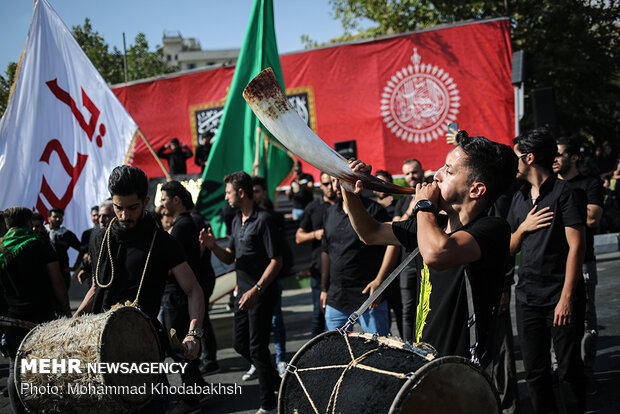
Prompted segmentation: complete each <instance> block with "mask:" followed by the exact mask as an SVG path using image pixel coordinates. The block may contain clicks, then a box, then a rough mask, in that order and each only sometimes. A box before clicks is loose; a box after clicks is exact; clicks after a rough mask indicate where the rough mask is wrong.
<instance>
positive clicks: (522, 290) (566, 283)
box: [508, 128, 586, 413]
mask: <svg viewBox="0 0 620 414" xmlns="http://www.w3.org/2000/svg"><path fill="white" fill-rule="evenodd" d="M514 144H515V147H514V151H515V154H516V155H517V157H518V158H519V164H518V166H519V169H518V173H517V178H519V179H520V180H522V181H525V183H524V184H523V185H522V187H521V188H520V189H519V191H517V192H516V193H515V195H514V196H513V198H512V204H511V206H510V212H509V213H508V222H509V223H510V226H511V228H512V232H513V233H512V236H511V240H510V253H511V254H513V255H516V254H517V253H518V252H519V251H520V252H521V262H520V264H519V281H518V283H517V287H516V289H515V296H516V311H517V330H518V332H519V339H520V340H521V351H522V353H523V365H524V367H525V374H526V377H525V379H526V381H527V384H528V388H529V390H530V395H531V397H532V404H533V405H534V410H535V411H536V412H539V413H551V412H557V407H556V403H555V398H554V396H553V384H552V380H551V356H550V349H551V343H552V342H553V348H554V350H555V354H556V357H557V361H558V379H559V385H560V390H561V392H560V395H561V401H562V403H563V404H564V406H565V408H566V412H568V413H583V412H585V377H584V372H583V361H582V360H581V353H580V345H581V339H582V337H583V329H584V314H585V288H584V284H583V278H582V275H581V271H582V264H583V255H584V250H585V223H586V201H585V196H584V194H583V192H582V191H579V190H577V189H574V188H573V187H572V186H571V184H569V183H567V182H565V181H562V180H558V179H556V177H555V175H554V174H553V171H552V165H553V161H554V159H555V158H556V154H557V152H558V149H557V144H556V141H555V139H554V138H553V136H552V135H551V134H550V133H549V131H547V130H546V129H542V128H541V129H535V130H531V131H528V132H525V133H523V134H521V135H519V136H518V137H516V138H515V139H514Z"/></svg>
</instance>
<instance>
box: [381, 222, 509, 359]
mask: <svg viewBox="0 0 620 414" xmlns="http://www.w3.org/2000/svg"><path fill="white" fill-rule="evenodd" d="M447 219H448V217H447V216H445V215H438V216H437V221H438V224H439V226H440V227H441V228H445V226H446V224H447ZM392 230H393V231H394V235H395V236H396V238H398V240H399V241H400V243H401V244H402V245H403V246H405V247H407V248H409V249H414V248H415V247H417V220H416V219H415V218H414V219H411V220H406V221H399V222H395V223H393V224H392ZM457 231H466V232H467V233H469V234H471V235H472V236H473V238H474V239H475V240H476V242H477V243H478V246H479V247H480V253H481V256H480V259H478V260H477V261H475V262H472V263H469V264H467V265H461V266H456V267H452V268H449V269H445V270H435V269H432V268H429V267H428V266H427V265H426V264H425V263H424V260H423V258H422V256H421V255H418V256H416V259H415V261H416V265H417V268H418V277H419V278H420V279H421V283H420V286H421V290H423V292H421V293H420V297H421V298H423V299H422V302H421V303H420V301H419V300H418V309H417V318H416V319H417V323H418V325H420V324H421V329H422V332H421V338H420V340H421V341H423V342H426V343H429V344H431V345H432V346H433V347H435V349H436V350H437V352H438V353H439V355H442V356H444V355H460V356H463V357H469V356H470V353H469V347H470V339H469V328H468V327H467V319H468V313H469V312H468V308H467V291H466V283H465V271H466V269H468V270H467V272H468V274H469V280H470V282H471V288H472V296H473V302H474V311H475V314H476V331H477V335H478V343H479V346H478V356H482V355H483V354H484V353H485V351H486V342H487V332H488V331H489V329H490V327H491V318H492V315H493V308H494V307H495V306H496V305H497V303H498V302H499V297H500V294H501V291H502V287H503V283H504V270H505V265H506V260H507V259H508V257H509V253H510V227H509V226H508V223H506V220H504V219H502V218H499V217H488V216H480V217H478V218H477V219H476V220H474V221H473V222H471V223H468V224H467V225H465V226H464V227H462V228H460V229H459V230H457ZM425 310H427V311H428V312H425ZM419 335H420V333H419V332H416V338H414V339H416V340H417V338H418V336H419Z"/></svg>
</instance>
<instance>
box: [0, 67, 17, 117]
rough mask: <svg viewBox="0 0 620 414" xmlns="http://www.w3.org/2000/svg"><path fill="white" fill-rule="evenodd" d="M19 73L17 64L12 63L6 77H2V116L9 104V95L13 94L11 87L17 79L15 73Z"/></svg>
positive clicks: (0, 79)
mask: <svg viewBox="0 0 620 414" xmlns="http://www.w3.org/2000/svg"><path fill="white" fill-rule="evenodd" d="M16 71H17V63H15V62H10V63H9V66H8V67H7V69H6V73H5V76H2V75H0V116H2V115H4V111H6V106H7V104H8V102H9V94H10V92H11V85H12V84H13V80H14V79H15V72H16Z"/></svg>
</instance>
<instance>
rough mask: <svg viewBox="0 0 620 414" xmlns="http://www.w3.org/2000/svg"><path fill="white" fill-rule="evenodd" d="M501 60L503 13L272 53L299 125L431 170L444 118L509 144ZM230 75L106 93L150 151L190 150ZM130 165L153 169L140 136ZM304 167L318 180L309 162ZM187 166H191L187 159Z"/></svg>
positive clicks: (392, 167) (369, 154) (505, 57)
mask: <svg viewBox="0 0 620 414" xmlns="http://www.w3.org/2000/svg"><path fill="white" fill-rule="evenodd" d="M511 61H512V52H511V47H510V33H509V22H508V20H507V19H497V20H490V21H483V22H477V23H471V24H462V25H455V26H449V27H445V28H438V29H433V30H426V31H421V32H416V33H411V34H407V35H402V36H395V37H390V38H386V39H382V40H376V41H367V42H360V43H353V44H346V45H341V46H334V47H327V48H322V49H316V50H311V51H307V52H300V53H294V54H288V55H282V56H281V62H282V70H283V74H284V82H285V84H286V90H287V94H288V95H289V98H290V97H291V96H297V97H298V98H299V99H298V100H297V101H296V102H297V103H298V111H299V112H300V113H301V114H303V115H305V117H306V118H307V122H308V125H309V126H311V127H313V129H314V130H315V132H316V133H317V134H318V135H319V136H320V137H321V138H322V139H323V140H325V142H327V143H328V144H330V145H332V146H333V144H334V142H337V141H347V140H355V141H356V144H357V156H358V158H360V159H362V160H364V161H365V162H367V163H371V164H372V165H373V166H374V169H375V170H377V169H385V170H388V171H390V172H391V173H394V174H399V173H400V167H401V164H402V161H403V160H405V159H407V158H417V159H419V160H420V161H421V162H422V164H423V166H424V168H425V169H433V170H436V169H438V168H439V167H440V166H441V165H442V164H443V161H444V158H445V154H446V153H447V151H448V150H449V148H450V146H449V145H448V144H446V143H445V131H446V127H447V125H448V123H449V122H452V121H456V122H458V123H459V128H460V129H465V130H467V131H468V132H469V134H470V135H484V136H486V137H487V138H490V139H493V140H495V141H499V142H503V143H507V144H509V143H510V140H511V139H512V137H513V131H514V95H513V89H512V86H511V83H510V76H511ZM233 71H234V68H220V69H214V70H205V71H202V72H198V73H192V74H186V75H179V76H174V77H169V78H165V79H159V80H153V81H148V82H142V83H137V84H134V85H129V86H122V87H118V88H114V92H115V93H116V94H117V96H118V97H119V99H120V100H121V102H122V103H123V104H124V105H125V107H126V108H127V110H128V111H129V113H130V114H131V115H132V116H133V118H134V120H135V121H136V122H137V123H138V125H139V126H140V129H141V130H142V132H143V133H144V135H145V136H146V137H147V139H148V140H149V142H150V143H151V144H152V146H153V147H154V148H155V150H157V148H159V147H160V146H161V145H163V144H165V143H167V142H168V141H169V140H170V139H171V138H172V137H178V138H179V139H180V141H181V142H183V143H186V144H188V145H190V147H195V146H196V145H197V137H198V135H199V134H200V133H201V131H203V130H206V129H211V130H213V129H214V128H216V127H217V108H219V107H221V106H222V105H223V103H224V99H225V96H226V93H227V88H228V86H229V85H230V82H231V80H232V75H233ZM131 162H132V165H136V166H139V167H140V168H142V169H144V170H145V172H146V173H147V175H149V176H150V177H157V176H162V175H163V174H162V172H161V170H160V169H159V167H158V166H157V165H156V163H155V161H154V160H153V158H152V156H151V155H150V154H149V153H148V151H147V149H146V146H145V145H144V144H143V143H142V142H138V143H137V145H136V146H135V147H134V151H133V154H132V161H131ZM164 163H165V162H164ZM304 170H307V171H309V172H311V173H313V175H314V176H315V178H316V179H318V177H317V172H316V170H315V169H314V168H312V167H310V166H306V168H304ZM188 172H189V173H193V172H199V170H198V167H196V166H195V165H194V164H193V162H191V161H189V160H188Z"/></svg>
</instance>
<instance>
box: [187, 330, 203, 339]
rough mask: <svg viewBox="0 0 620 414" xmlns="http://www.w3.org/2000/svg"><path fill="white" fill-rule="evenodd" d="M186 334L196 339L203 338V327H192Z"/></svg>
mask: <svg viewBox="0 0 620 414" xmlns="http://www.w3.org/2000/svg"><path fill="white" fill-rule="evenodd" d="M185 336H193V337H195V338H196V339H200V338H202V329H190V330H189V331H187V335H185Z"/></svg>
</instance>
